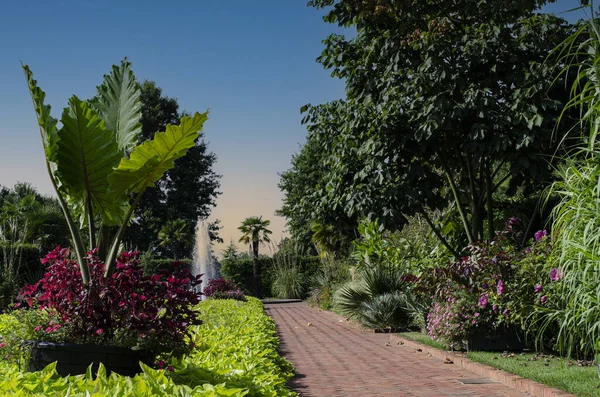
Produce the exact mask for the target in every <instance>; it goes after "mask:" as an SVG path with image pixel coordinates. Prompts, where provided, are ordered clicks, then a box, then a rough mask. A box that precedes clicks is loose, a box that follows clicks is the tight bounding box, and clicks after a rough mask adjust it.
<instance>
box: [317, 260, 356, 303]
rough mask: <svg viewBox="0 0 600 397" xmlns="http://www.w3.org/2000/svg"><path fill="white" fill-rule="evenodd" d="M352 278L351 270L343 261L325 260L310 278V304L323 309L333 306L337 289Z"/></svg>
mask: <svg viewBox="0 0 600 397" xmlns="http://www.w3.org/2000/svg"><path fill="white" fill-rule="evenodd" d="M349 280H350V270H349V267H348V265H347V264H346V263H344V262H342V261H338V260H335V261H325V262H323V264H322V265H321V267H320V269H318V270H317V271H316V272H315V273H314V274H313V276H312V277H311V278H310V279H309V285H310V286H311V288H310V294H309V296H308V300H307V302H308V304H309V305H311V306H318V307H320V308H321V309H323V310H329V309H331V308H332V307H333V296H334V294H335V291H336V289H337V288H338V287H339V286H340V285H343V284H344V283H346V282H348V281H349Z"/></svg>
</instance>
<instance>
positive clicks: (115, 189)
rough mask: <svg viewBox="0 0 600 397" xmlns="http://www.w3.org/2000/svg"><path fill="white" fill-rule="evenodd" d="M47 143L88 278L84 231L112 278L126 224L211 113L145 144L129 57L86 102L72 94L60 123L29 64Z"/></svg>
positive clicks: (52, 176)
mask: <svg viewBox="0 0 600 397" xmlns="http://www.w3.org/2000/svg"><path fill="white" fill-rule="evenodd" d="M23 70H24V72H25V77H26V79H27V84H28V86H29V90H30V93H31V98H32V100H33V106H34V109H35V112H36V115H37V119H38V124H39V127H40V134H41V137H42V142H43V145H44V152H45V157H46V168H47V170H48V174H49V176H50V180H51V181H52V185H53V186H54V189H55V190H56V194H57V196H58V200H59V203H60V205H61V208H62V210H63V212H64V214H65V217H66V220H67V224H68V226H69V230H70V232H71V237H72V240H73V248H74V250H75V253H76V255H77V259H78V262H79V267H80V270H81V277H82V279H83V282H84V284H86V285H87V284H89V282H90V275H89V269H88V265H87V262H86V260H85V258H86V249H85V245H84V235H83V233H82V228H85V227H87V229H88V236H89V237H88V240H89V241H88V243H89V248H90V250H92V249H94V248H98V256H99V258H100V260H102V261H103V262H105V263H106V269H105V276H110V275H111V274H112V273H113V272H114V270H115V263H116V257H117V253H118V251H119V247H120V244H121V241H122V239H123V234H124V232H125V229H126V228H127V224H128V223H129V220H130V219H131V217H132V215H133V213H134V211H135V208H136V206H137V204H138V202H139V200H140V198H141V196H142V193H143V192H144V190H145V189H146V188H147V187H149V186H152V185H153V184H154V183H155V182H156V181H158V180H159V179H160V178H161V177H162V176H163V175H164V173H165V172H166V171H168V170H169V169H171V168H172V167H173V166H174V162H175V160H177V159H178V158H180V157H182V156H184V155H185V154H186V152H187V150H188V149H189V148H191V147H193V146H194V145H195V141H196V139H197V138H198V136H199V132H200V130H201V129H202V127H203V124H204V122H205V121H206V120H207V113H196V114H194V115H193V116H191V117H183V118H182V119H181V121H180V125H178V126H174V125H168V126H167V127H166V130H165V131H164V132H159V133H156V134H155V136H154V138H153V139H152V140H148V141H146V142H144V143H142V144H139V142H138V139H137V136H138V134H139V132H140V130H141V124H140V122H139V120H140V118H141V103H140V90H139V86H138V84H137V82H136V80H135V76H134V74H133V72H132V70H131V64H130V63H129V62H128V61H127V60H126V59H125V60H123V61H122V62H121V64H120V65H118V66H113V69H112V71H111V72H110V74H108V75H105V76H104V82H103V83H102V85H100V86H99V87H98V93H97V95H96V97H94V98H92V99H91V100H88V101H85V100H81V99H79V98H78V97H77V96H73V97H71V98H70V99H69V102H68V106H67V107H66V108H65V109H64V111H63V114H62V117H61V119H60V124H59V121H58V120H57V119H55V118H53V117H52V116H51V114H50V106H49V105H46V104H45V103H44V100H45V96H46V94H45V93H44V91H42V90H41V89H40V88H39V87H38V85H37V82H36V80H34V79H33V73H32V72H31V70H30V69H29V67H28V66H27V65H23Z"/></svg>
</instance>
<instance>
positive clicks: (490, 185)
mask: <svg viewBox="0 0 600 397" xmlns="http://www.w3.org/2000/svg"><path fill="white" fill-rule="evenodd" d="M490 162H491V160H490V161H488V162H487V163H486V166H485V185H486V187H487V193H486V195H487V222H488V242H490V241H492V240H493V239H494V237H495V235H496V231H495V230H494V198H493V193H494V181H493V180H492V174H491V172H490Z"/></svg>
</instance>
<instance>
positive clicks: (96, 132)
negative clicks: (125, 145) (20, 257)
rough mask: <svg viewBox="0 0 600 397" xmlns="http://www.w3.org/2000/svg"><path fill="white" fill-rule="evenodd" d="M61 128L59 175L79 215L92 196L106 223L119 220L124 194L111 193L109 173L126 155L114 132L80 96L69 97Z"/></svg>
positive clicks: (113, 222)
mask: <svg viewBox="0 0 600 397" xmlns="http://www.w3.org/2000/svg"><path fill="white" fill-rule="evenodd" d="M61 122H62V124H63V127H62V128H61V129H60V130H59V131H58V136H59V138H60V139H59V141H58V149H59V150H58V153H57V156H56V160H57V163H58V169H57V175H58V177H59V179H60V180H61V182H62V186H61V190H62V191H63V192H64V193H65V194H66V195H67V197H68V198H69V201H70V202H71V203H73V204H74V205H75V208H76V211H77V212H78V215H79V216H84V214H85V211H84V209H83V208H82V207H84V206H85V203H87V200H88V198H89V199H90V200H91V202H92V208H93V210H94V212H95V213H96V214H100V215H101V216H102V218H103V220H104V223H105V224H109V225H110V224H116V223H117V222H118V221H119V219H121V217H122V215H123V209H124V208H123V202H122V200H120V197H118V196H114V195H112V194H109V192H108V188H109V183H108V175H109V174H111V173H112V172H113V168H114V167H116V166H117V164H118V163H119V159H120V158H121V157H122V155H121V153H120V152H119V150H118V147H117V143H116V141H115V137H114V134H113V133H112V132H111V131H109V130H107V129H106V127H105V126H104V122H103V121H102V120H100V118H99V117H98V114H97V113H96V111H95V110H94V109H92V108H91V107H90V105H89V104H88V103H87V102H84V101H81V100H80V99H79V98H77V97H76V96H73V97H72V98H71V99H70V100H69V107H68V108H65V110H64V112H63V116H62V119H61Z"/></svg>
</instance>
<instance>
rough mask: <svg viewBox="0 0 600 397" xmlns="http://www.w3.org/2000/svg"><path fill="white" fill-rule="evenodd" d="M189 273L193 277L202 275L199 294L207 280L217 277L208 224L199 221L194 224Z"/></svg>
mask: <svg viewBox="0 0 600 397" xmlns="http://www.w3.org/2000/svg"><path fill="white" fill-rule="evenodd" d="M191 271H192V274H193V275H194V276H196V275H198V274H202V275H203V276H202V284H201V285H200V291H199V292H201V291H204V288H205V287H206V285H207V284H208V281H209V280H212V279H215V278H218V277H219V272H218V269H217V263H216V261H215V260H214V258H213V256H212V250H211V245H210V235H209V233H208V222H206V221H203V220H200V219H198V223H196V240H195V243H194V256H193V261H192V268H191Z"/></svg>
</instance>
